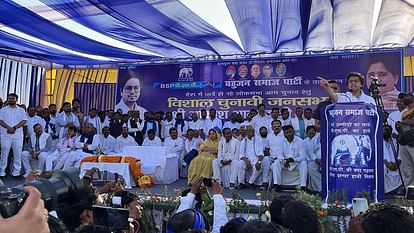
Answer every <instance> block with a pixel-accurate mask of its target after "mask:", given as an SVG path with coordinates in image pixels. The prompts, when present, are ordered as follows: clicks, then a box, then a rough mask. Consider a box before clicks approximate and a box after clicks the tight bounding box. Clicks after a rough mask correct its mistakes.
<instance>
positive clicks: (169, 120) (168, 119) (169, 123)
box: [161, 112, 174, 139]
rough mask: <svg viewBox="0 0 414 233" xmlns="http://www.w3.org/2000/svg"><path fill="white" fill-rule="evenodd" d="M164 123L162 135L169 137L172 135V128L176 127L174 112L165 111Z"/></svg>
mask: <svg viewBox="0 0 414 233" xmlns="http://www.w3.org/2000/svg"><path fill="white" fill-rule="evenodd" d="M161 124H162V135H161V137H162V138H163V139H165V138H168V137H169V136H170V129H171V128H172V127H174V119H173V115H172V112H166V113H165V120H162V121H161Z"/></svg>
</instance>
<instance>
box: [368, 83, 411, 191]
mask: <svg viewBox="0 0 414 233" xmlns="http://www.w3.org/2000/svg"><path fill="white" fill-rule="evenodd" d="M370 78H371V79H372V83H371V85H370V86H369V91H370V92H371V96H372V98H374V100H375V103H376V104H377V109H378V111H381V112H382V115H383V116H385V114H386V112H385V108H384V103H383V102H382V98H381V95H380V91H379V87H381V86H385V84H380V83H379V81H378V78H377V77H370ZM388 126H390V125H389V124H388V121H387V120H385V119H384V120H383V122H382V127H383V128H385V127H388ZM390 145H391V150H392V153H393V156H394V160H395V163H396V164H397V170H398V175H399V176H400V179H401V186H402V188H403V192H404V194H405V193H406V192H407V189H406V187H405V184H404V179H403V176H402V173H401V168H400V164H399V163H398V152H397V146H396V145H395V143H394V140H393V137H392V136H391V140H390Z"/></svg>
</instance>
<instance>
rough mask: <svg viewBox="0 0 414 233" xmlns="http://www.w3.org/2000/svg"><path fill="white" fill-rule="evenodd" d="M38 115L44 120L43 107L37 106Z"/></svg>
mask: <svg viewBox="0 0 414 233" xmlns="http://www.w3.org/2000/svg"><path fill="white" fill-rule="evenodd" d="M36 115H38V116H39V117H42V118H43V107H42V106H40V105H37V106H36Z"/></svg>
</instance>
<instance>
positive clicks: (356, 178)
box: [321, 102, 384, 202]
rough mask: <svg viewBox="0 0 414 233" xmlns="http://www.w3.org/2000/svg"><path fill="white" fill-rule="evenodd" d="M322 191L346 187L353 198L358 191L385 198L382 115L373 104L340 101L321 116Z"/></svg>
mask: <svg viewBox="0 0 414 233" xmlns="http://www.w3.org/2000/svg"><path fill="white" fill-rule="evenodd" d="M321 145H322V148H321V149H322V164H324V166H322V191H323V195H324V197H325V198H326V200H328V198H329V197H328V196H329V194H332V192H336V191H339V192H340V193H343V191H344V190H346V191H347V193H348V201H349V202H350V201H351V200H352V198H353V197H354V196H355V194H356V193H357V192H359V193H361V192H369V193H370V195H371V200H383V199H384V167H383V163H384V160H383V137H382V117H381V116H380V114H379V113H378V111H377V109H376V107H375V106H373V105H368V104H365V103H362V102H361V103H338V104H332V105H329V106H327V107H326V108H325V111H324V113H323V117H321ZM344 201H345V200H344Z"/></svg>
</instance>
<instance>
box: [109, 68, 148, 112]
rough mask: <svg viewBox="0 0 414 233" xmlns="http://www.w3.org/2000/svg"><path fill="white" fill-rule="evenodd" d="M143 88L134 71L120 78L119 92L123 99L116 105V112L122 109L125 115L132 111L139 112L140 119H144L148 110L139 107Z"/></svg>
mask: <svg viewBox="0 0 414 233" xmlns="http://www.w3.org/2000/svg"><path fill="white" fill-rule="evenodd" d="M141 86H142V81H141V79H140V77H139V76H138V74H137V73H135V72H133V71H128V72H127V73H126V74H125V75H123V76H121V77H118V84H117V91H119V93H120V94H121V99H120V100H119V102H118V103H117V104H116V105H115V111H116V110H118V109H122V112H123V113H124V114H127V113H128V111H130V110H134V111H139V113H140V118H141V119H144V113H145V112H147V110H146V109H145V108H143V107H141V106H139V105H138V99H139V97H140V95H141Z"/></svg>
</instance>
